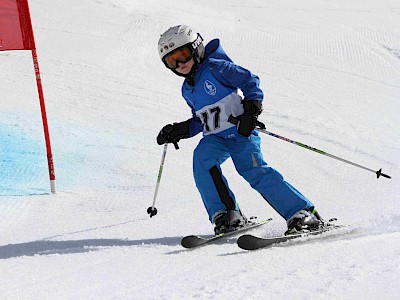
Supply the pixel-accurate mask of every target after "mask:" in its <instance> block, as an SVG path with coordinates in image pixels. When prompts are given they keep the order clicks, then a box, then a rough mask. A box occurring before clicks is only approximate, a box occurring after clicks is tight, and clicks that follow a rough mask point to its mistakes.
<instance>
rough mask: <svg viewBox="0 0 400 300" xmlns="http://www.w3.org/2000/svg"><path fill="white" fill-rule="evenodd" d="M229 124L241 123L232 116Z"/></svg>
mask: <svg viewBox="0 0 400 300" xmlns="http://www.w3.org/2000/svg"><path fill="white" fill-rule="evenodd" d="M228 122H229V123H232V124H234V125H237V124H238V123H239V120H238V118H235V117H234V116H232V115H230V116H229V118H228Z"/></svg>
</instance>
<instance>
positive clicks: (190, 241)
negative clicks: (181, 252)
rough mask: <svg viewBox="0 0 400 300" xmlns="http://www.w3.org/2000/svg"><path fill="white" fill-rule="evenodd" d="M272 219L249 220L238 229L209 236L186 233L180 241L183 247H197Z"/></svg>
mask: <svg viewBox="0 0 400 300" xmlns="http://www.w3.org/2000/svg"><path fill="white" fill-rule="evenodd" d="M271 220H272V218H269V219H266V220H263V221H260V222H252V221H250V222H249V224H248V225H246V226H243V227H241V228H239V229H236V230H234V231H230V232H225V233H220V234H217V235H213V236H211V237H202V236H197V235H188V236H185V237H184V238H183V239H182V241H181V245H182V246H183V247H184V248H189V249H190V248H197V247H201V246H204V245H207V244H211V243H213V242H215V241H218V240H220V239H222V238H227V237H232V236H235V235H238V234H240V233H243V232H245V231H248V230H251V229H254V228H257V227H259V226H262V225H265V224H267V223H268V222H270V221H271Z"/></svg>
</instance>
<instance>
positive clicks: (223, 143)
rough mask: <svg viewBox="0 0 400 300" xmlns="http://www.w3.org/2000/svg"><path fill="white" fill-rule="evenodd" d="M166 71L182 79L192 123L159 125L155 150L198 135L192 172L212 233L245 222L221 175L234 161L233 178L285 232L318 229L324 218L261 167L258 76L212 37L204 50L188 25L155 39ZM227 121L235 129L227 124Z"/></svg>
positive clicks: (275, 174)
mask: <svg viewBox="0 0 400 300" xmlns="http://www.w3.org/2000/svg"><path fill="white" fill-rule="evenodd" d="M158 51H159V54H160V58H161V60H162V62H163V63H164V64H165V66H166V67H167V68H168V69H170V70H171V71H172V72H174V73H175V74H176V75H178V76H182V77H184V78H185V80H184V82H183V85H182V96H183V98H184V99H185V100H186V102H187V104H188V105H189V107H190V108H191V110H192V114H193V117H192V118H191V119H189V120H186V121H184V122H180V123H174V124H168V125H166V126H164V127H163V128H162V129H161V131H160V133H159V134H158V136H157V143H158V144H159V145H162V144H165V143H174V144H176V143H178V141H179V140H180V139H185V138H190V137H193V136H195V135H196V134H198V133H200V132H203V138H202V139H201V140H200V142H199V144H198V146H197V147H196V149H195V150H194V154H193V173H194V179H195V182H196V186H197V188H198V190H199V192H200V195H201V198H202V200H203V203H204V206H205V208H206V210H207V213H208V216H209V219H210V221H211V222H212V223H213V224H214V225H215V227H214V231H215V233H216V234H218V233H221V232H227V231H232V230H235V229H237V228H238V227H241V226H243V225H245V224H246V222H247V219H246V217H245V216H244V215H243V214H242V212H241V211H240V209H239V206H238V203H237V201H236V199H235V196H234V194H233V193H232V191H231V190H230V188H229V186H228V183H227V181H226V179H225V177H224V176H223V175H222V172H221V167H220V166H221V164H222V163H223V162H224V161H225V160H226V159H228V158H229V157H231V158H232V160H233V163H234V165H235V168H236V170H237V172H238V173H239V174H240V175H241V176H243V177H244V179H245V180H246V181H247V182H248V183H249V184H250V185H251V187H252V188H254V189H255V190H257V191H258V192H259V193H260V194H261V195H262V196H263V198H264V199H265V200H266V201H267V202H268V203H269V204H270V205H271V206H272V207H273V208H274V209H275V210H276V211H277V212H278V213H279V214H280V215H281V216H282V217H283V218H284V219H285V220H286V221H287V225H288V230H287V231H286V233H294V232H297V231H300V230H304V229H308V230H311V229H314V228H318V227H319V226H321V225H322V224H323V221H322V218H321V217H320V216H319V214H318V213H317V212H316V211H315V209H314V205H313V204H312V203H311V202H310V201H309V200H308V199H307V198H305V197H304V196H303V195H302V194H301V193H300V192H299V191H297V190H296V189H295V188H294V187H293V186H292V185H290V184H289V183H288V182H287V181H285V180H284V179H283V177H282V175H281V174H280V173H279V172H278V171H277V170H275V169H273V168H271V167H270V166H268V165H267V163H266V162H265V161H264V159H263V156H262V153H261V149H260V137H259V136H258V132H257V131H256V130H254V129H255V126H256V124H257V125H261V126H263V124H262V123H260V122H259V121H258V120H257V117H258V116H259V115H260V114H261V112H262V110H263V109H262V101H263V97H264V95H263V92H262V90H261V89H260V88H259V82H260V81H259V78H258V77H257V76H256V75H254V74H252V73H251V72H250V71H249V70H246V69H245V68H243V67H241V66H238V65H235V64H234V63H233V62H232V60H231V59H230V58H229V57H228V56H227V54H226V53H225V52H224V50H223V49H222V47H221V45H220V42H219V40H218V39H214V40H212V41H211V42H209V43H208V44H207V45H206V46H205V47H204V45H203V38H202V37H201V35H200V34H199V33H197V32H196V31H194V30H193V29H192V28H190V27H189V26H186V25H179V26H175V27H172V28H170V29H168V30H167V31H166V32H165V33H163V34H162V35H161V37H160V39H159V41H158ZM238 90H241V91H242V93H243V99H242V97H241V96H240V95H239V94H238ZM231 115H233V116H234V117H236V119H237V120H238V124H237V125H236V126H235V125H233V124H232V123H230V122H229V121H228V118H229V116H231Z"/></svg>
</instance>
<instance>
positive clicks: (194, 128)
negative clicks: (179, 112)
mask: <svg viewBox="0 0 400 300" xmlns="http://www.w3.org/2000/svg"><path fill="white" fill-rule="evenodd" d="M202 131H203V124H202V123H201V121H200V119H199V117H197V116H196V115H194V116H193V118H191V119H190V122H189V136H190V137H193V136H195V135H197V134H199V133H200V132H202Z"/></svg>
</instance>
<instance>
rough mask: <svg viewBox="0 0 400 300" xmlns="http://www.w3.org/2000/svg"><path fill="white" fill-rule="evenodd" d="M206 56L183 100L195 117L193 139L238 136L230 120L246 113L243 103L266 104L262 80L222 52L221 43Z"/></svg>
mask: <svg viewBox="0 0 400 300" xmlns="http://www.w3.org/2000/svg"><path fill="white" fill-rule="evenodd" d="M204 56H205V57H204V60H203V61H202V63H201V64H200V65H199V66H198V69H197V71H196V73H195V74H194V86H193V85H190V84H189V83H188V81H187V79H186V80H185V81H184V82H183V85H182V96H183V98H184V99H185V100H186V102H187V104H188V105H189V107H190V108H191V110H192V114H193V118H192V119H190V126H189V135H190V137H192V136H194V135H196V134H198V133H200V132H203V134H204V135H209V134H215V135H217V136H221V137H228V136H231V135H232V134H234V135H237V134H238V132H237V129H236V126H235V125H233V124H231V123H230V122H228V118H229V116H230V115H233V116H235V117H236V116H239V115H241V114H242V113H243V112H244V109H243V105H242V103H241V102H242V100H243V101H246V100H257V101H263V99H264V94H263V92H262V90H261V89H260V87H259V84H260V80H259V78H258V76H256V75H254V74H253V73H251V72H250V71H249V70H247V69H245V68H243V67H241V66H238V65H235V64H234V63H233V62H232V60H231V59H230V58H229V57H228V55H227V54H226V53H225V51H224V50H223V49H222V47H221V45H220V41H219V39H214V40H212V41H210V42H209V43H208V44H207V45H206V47H205V55H204ZM240 91H241V93H242V94H243V97H242V96H241V95H240Z"/></svg>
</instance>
